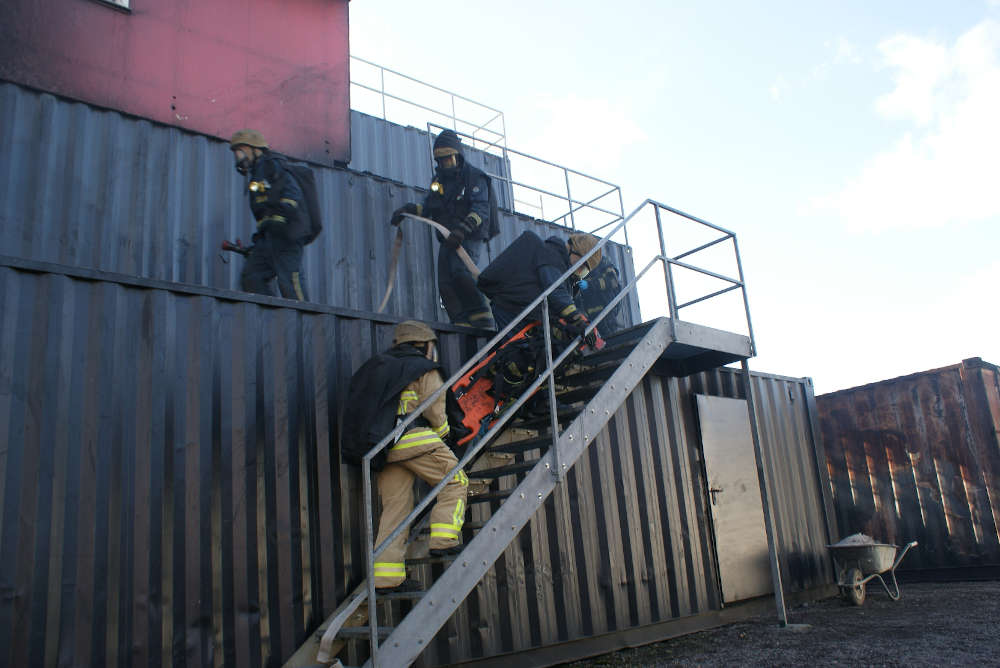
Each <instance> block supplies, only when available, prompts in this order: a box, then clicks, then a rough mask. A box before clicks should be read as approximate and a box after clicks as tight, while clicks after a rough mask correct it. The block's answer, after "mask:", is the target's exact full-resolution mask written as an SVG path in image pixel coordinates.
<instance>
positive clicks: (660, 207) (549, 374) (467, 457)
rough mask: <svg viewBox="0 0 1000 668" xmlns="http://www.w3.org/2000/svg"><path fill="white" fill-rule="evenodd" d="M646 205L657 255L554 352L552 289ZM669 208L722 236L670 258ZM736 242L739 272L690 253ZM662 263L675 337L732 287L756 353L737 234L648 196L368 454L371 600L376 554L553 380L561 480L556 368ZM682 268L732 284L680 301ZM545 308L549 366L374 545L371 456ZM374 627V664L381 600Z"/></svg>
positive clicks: (554, 428)
mask: <svg viewBox="0 0 1000 668" xmlns="http://www.w3.org/2000/svg"><path fill="white" fill-rule="evenodd" d="M647 207H652V208H653V210H654V212H655V222H656V232H657V237H658V240H659V248H660V252H659V254H657V255H655V256H654V257H653V258H652V259H651V260H649V262H648V263H647V264H646V265H645V266H643V267H642V269H641V270H639V271H638V273H636V274H635V277H634V278H632V279H631V280H630V281H629V282H628V283H627V285H626V286H625V287H624V288H622V289H621V290H620V291H619V293H618V294H617V295H616V296H615V297H614V298H613V299H612V300H611V301H610V302H609V303H608V304H607V305H606V306H605V307H604V309H603V310H602V311H601V312H600V313H599V314H598V315H597V317H596V318H594V320H593V321H592V322H591V323H590V324H589V326H588V327H587V328H586V330H585V331H584V333H583V334H582V335H580V336H577V337H576V338H574V339H573V340H572V341H571V342H570V343H569V344H568V345H567V346H566V347H565V349H564V350H562V352H561V353H560V354H559V355H558V356H556V357H553V354H552V338H551V337H552V333H551V326H550V324H551V323H550V317H549V308H548V301H549V296H550V295H551V294H552V292H553V291H554V290H555V289H556V288H557V287H558V286H560V285H562V284H563V283H564V282H565V281H566V280H567V279H568V278H569V277H570V275H572V274H573V273H574V272H576V270H577V269H579V268H580V267H581V266H583V264H584V263H585V262H586V261H587V259H588V258H590V256H591V255H593V254H594V253H596V252H597V251H598V250H600V249H602V248H603V247H604V246H605V245H607V243H608V242H609V240H610V238H611V237H612V236H614V235H615V234H616V233H618V232H619V231H623V228H625V227H626V226H627V225H628V224H629V223H630V222H633V220H637V216H638V214H639V213H640V212H641V211H643V210H645V209H646V208H647ZM664 211H666V212H669V213H671V214H675V215H677V216H680V217H681V218H682V219H684V220H686V221H690V222H693V223H696V224H699V225H702V226H704V227H706V228H708V229H710V230H712V231H714V232H717V233H719V234H720V235H721V236H719V237H718V238H715V239H713V240H711V241H709V242H707V243H702V244H700V245H698V246H696V247H694V248H690V249H687V250H685V251H683V252H681V253H679V254H678V255H676V256H673V257H668V256H667V254H666V244H665V238H664V234H663V225H664V223H663V218H662V215H661V213H662V212H664ZM729 241H731V242H732V250H733V254H734V256H735V260H736V267H737V274H738V275H737V276H736V277H732V276H727V275H725V274H722V273H720V272H717V271H713V270H710V269H707V268H705V267H699V266H698V265H695V264H693V263H692V262H691V260H690V258H692V256H694V255H696V254H697V253H699V252H701V251H704V250H706V249H708V248H713V247H715V246H718V245H719V244H724V243H726V242H729ZM683 258H687V259H688V261H681V260H682V259H683ZM657 263H659V264H660V265H661V267H662V269H663V275H664V280H665V287H666V295H667V311H668V313H669V315H670V322H671V335H672V336H675V322H676V320H677V317H678V314H679V312H680V311H681V309H683V308H686V307H688V306H692V305H694V304H697V303H701V302H703V301H705V300H708V299H712V298H714V297H717V296H719V295H721V294H725V293H728V292H730V291H733V290H741V291H742V297H743V300H742V301H743V307H744V314H745V317H746V331H747V336H748V337H749V339H750V351H751V354H753V351H754V350H755V346H754V339H753V328H752V325H751V322H750V306H749V302H748V299H747V292H746V284H745V282H744V277H743V267H742V263H741V262H740V258H739V247H738V246H737V243H736V235H735V234H734V233H732V232H730V231H728V230H726V229H724V228H721V227H719V226H717V225H713V224H712V223H709V222H707V221H704V220H702V219H700V218H696V217H694V216H691V215H689V214H687V213H684V212H683V211H680V210H678V209H674V208H672V207H669V206H667V205H665V204H661V203H659V202H656V201H653V200H646V201H645V202H643V203H642V204H640V205H639V206H638V207H637V208H636V209H635V210H634V211H633V212H632V213H631V214H629V215H628V217H625V218H622V219H621V220H620V221H619V222H618V223H617V224H616V225H614V227H613V228H612V229H611V231H610V232H608V234H606V235H605V236H604V237H603V238H601V240H600V241H599V243H598V244H597V245H596V246H595V247H594V248H593V249H591V251H590V252H589V253H587V254H586V255H584V256H583V257H582V258H580V260H578V261H577V262H576V263H575V264H573V265H572V266H571V267H570V268H569V269H567V270H566V272H564V273H563V275H562V276H560V277H559V279H558V280H556V282H554V283H553V284H552V285H550V286H548V288H546V290H545V291H544V292H542V294H540V295H539V296H538V297H537V298H536V299H535V300H534V301H532V302H531V304H529V305H528V306H526V307H525V308H524V309H523V310H522V311H521V312H520V313H519V314H518V315H517V317H515V318H514V319H513V320H512V322H511V323H510V324H508V325H507V326H506V327H504V328H503V329H502V330H500V331H499V332H497V334H496V335H495V336H494V337H493V338H492V339H490V341H489V342H488V343H487V344H486V345H485V346H483V348H482V349H481V350H480V351H479V352H478V353H477V354H476V355H475V356H473V357H472V359H470V360H469V361H467V362H466V363H465V364H463V365H462V366H461V368H460V369H459V370H458V371H456V372H455V373H454V374H452V376H451V377H450V378H448V380H447V381H446V382H445V383H443V384H442V386H441V387H440V388H438V390H436V391H435V392H434V393H432V394H431V395H430V396H429V397H427V398H425V399H424V401H423V402H422V403H421V404H420V406H419V407H417V409H416V410H414V411H413V412H412V413H410V414H409V415H408V416H407V417H406V418H404V419H403V420H402V421H401V422H400V423H399V424H398V425H397V426H396V427H395V429H393V430H392V432H390V433H389V434H388V435H387V436H385V438H383V439H382V440H381V441H379V443H378V444H377V445H375V447H373V448H372V449H371V450H369V451H368V453H367V454H365V456H364V458H363V462H362V475H363V481H364V482H363V489H364V492H363V493H364V509H365V558H366V561H367V564H368V576H367V588H366V589H367V591H366V595H367V598H368V600H369V601H371V602H374V601H375V600H376V592H375V575H374V573H375V570H374V562H375V559H377V558H378V556H379V555H381V554H382V553H383V552H384V551H385V550H386V548H387V547H388V546H389V545H390V544H391V543H392V542H393V541H394V540H395V539H396V538H398V537H399V536H400V535H401V534H402V532H404V531H406V530H407V529H408V527H409V526H410V524H412V523H413V521H414V520H415V519H416V518H417V517H418V516H419V515H420V514H421V513H422V512H423V511H424V510H425V509H426V508H427V507H428V506H429V505H430V504H431V503H433V502H434V500H435V498H436V497H437V495H438V493H439V492H440V491H441V490H442V489H444V487H445V485H447V484H448V482H449V481H450V480H451V479H452V477H453V476H455V475H456V474H457V473H458V471H459V470H461V469H463V468H464V467H465V466H466V465H467V464H468V463H469V462H471V461H473V460H474V459H475V458H476V456H477V455H478V454H479V452H480V451H481V450H482V449H483V448H484V447H485V446H486V445H487V444H488V443H489V442H490V441H491V440H492V438H493V437H494V436H495V435H496V434H498V433H499V432H500V430H502V429H503V428H504V427H505V426H506V424H507V422H508V421H510V420H511V419H512V418H513V416H514V415H515V414H516V413H517V411H518V409H519V408H520V407H521V406H522V405H523V404H524V403H525V402H526V401H527V400H528V399H529V398H530V397H531V396H532V395H533V394H534V393H535V392H536V391H537V390H538V389H539V388H540V387H541V386H542V384H543V383H547V384H548V392H547V394H548V399H549V410H550V414H551V428H552V432H551V433H552V449H553V453H552V455H553V461H554V463H555V467H554V468H555V470H554V471H553V475H554V476H555V477H556V479H557V480H560V479H561V477H562V475H563V471H562V464H561V458H560V453H559V449H558V440H559V433H558V432H559V425H558V420H557V415H556V392H555V375H554V372H555V369H557V368H558V367H559V365H560V364H562V363H563V362H564V361H565V360H566V359H567V358H568V357H569V356H570V355H571V354H572V353H573V352H574V350H575V349H576V348H577V347H578V346H579V345H580V344H581V342H582V340H583V337H584V336H586V335H587V334H589V333H590V332H592V331H593V330H594V328H596V327H597V326H598V325H599V324H600V323H601V321H602V320H604V318H605V317H606V316H607V315H608V314H609V313H610V312H611V311H612V310H613V309H614V307H615V306H616V305H617V304H618V303H619V302H621V300H622V299H624V298H625V297H626V295H628V294H631V293H633V292H636V291H637V288H638V284H639V281H640V280H642V278H643V277H644V276H645V275H646V274H647V273H648V272H649V271H650V270H651V269H652V268H653V267H654V266H656V265H657ZM674 267H682V268H684V269H686V270H690V271H694V272H697V273H699V274H703V275H706V276H709V277H711V278H713V279H715V280H721V281H723V282H726V283H728V284H729V285H728V286H727V287H726V288H724V289H722V290H716V291H713V292H712V293H711V294H707V295H703V296H701V297H699V298H696V299H692V300H688V301H687V302H685V303H682V304H678V303H677V301H676V289H675V280H674V276H673V268H674ZM539 308H540V309H541V317H542V329H543V333H544V337H545V348H546V365H545V369H544V370H543V371H542V372H541V373H540V374H539V375H538V377H537V378H536V379H535V380H534V382H532V383H531V385H530V386H529V387H528V388H527V389H526V390H525V391H524V392H523V393H522V394H521V396H520V397H518V399H517V400H516V401H515V402H514V403H513V404H511V405H510V406H508V407H506V408H505V409H504V411H503V413H501V415H500V417H499V419H498V420H497V422H496V423H495V424H494V425H493V426H492V427H491V428H490V429H489V430H488V431H486V433H485V434H482V435H481V436H480V437H479V438H478V439H476V440H475V441H473V442H472V443H470V445H469V446H468V447H467V448H466V453H465V454H464V455H463V456H462V458H461V459H460V460H459V462H458V464H457V465H456V466H455V467H454V468H453V469H452V470H451V471H449V472H448V473H447V474H446V475H445V476H444V477H443V478H442V480H441V481H440V482H439V483H438V484H437V485H435V486H434V487H433V488H432V489H431V490H430V492H428V493H427V494H426V495H425V496H424V497H423V498H422V499H421V500H420V501H419V502H418V503H417V504H416V505H415V507H414V508H413V510H412V511H411V512H410V514H409V515H407V516H406V517H405V518H404V519H403V520H402V521H401V522H400V524H399V525H398V526H397V527H396V528H395V529H394V530H393V531H392V532H391V533H390V534H389V535H388V537H386V539H385V540H384V541H383V542H382V543H381V544H379V545H375V531H374V508H373V503H372V491H373V490H372V471H371V463H372V460H373V459H374V458H375V457H376V456H377V455H378V454H379V453H381V452H382V451H383V450H385V449H386V448H388V447H389V446H390V445H391V444H393V443H395V442H396V440H398V439H399V437H400V436H402V435H403V433H405V432H406V430H407V429H409V427H410V425H411V424H412V423H413V421H414V420H416V419H417V418H418V417H419V416H420V415H421V414H422V413H423V411H424V410H425V409H426V408H427V407H428V406H430V405H431V404H432V403H433V402H434V401H435V400H436V399H437V398H438V397H439V396H440V395H441V393H442V392H445V391H446V390H447V388H449V387H451V386H452V385H453V384H454V383H455V382H456V381H458V380H459V379H460V378H461V377H462V376H463V375H465V373H467V372H468V371H469V370H470V369H472V367H474V366H475V365H477V364H479V362H481V361H482V360H483V358H485V357H486V356H487V355H488V354H489V353H490V352H491V351H492V350H494V347H495V346H496V345H497V344H499V343H500V342H501V341H503V340H504V339H505V338H506V337H507V336H508V335H509V334H510V333H511V332H512V331H514V329H515V328H516V327H519V326H521V325H522V324H523V322H522V321H523V320H525V319H526V318H529V317H531V314H532V313H534V312H535V310H536V309H539ZM364 598H365V596H359V597H358V599H357V601H355V606H356V605H360V603H361V601H362V600H364ZM368 610H369V629H370V638H369V641H370V646H371V658H372V665H373V666H377V665H378V663H377V657H378V645H379V642H378V609H377V606H376V605H369V606H368Z"/></svg>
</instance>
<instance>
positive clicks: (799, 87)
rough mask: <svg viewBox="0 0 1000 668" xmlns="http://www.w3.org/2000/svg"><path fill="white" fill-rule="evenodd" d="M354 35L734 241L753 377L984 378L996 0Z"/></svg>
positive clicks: (998, 60)
mask: <svg viewBox="0 0 1000 668" xmlns="http://www.w3.org/2000/svg"><path fill="white" fill-rule="evenodd" d="M350 21H351V27H350V40H351V54H352V55H354V56H357V57H360V58H364V59H366V60H370V61H373V62H376V63H378V64H379V65H382V66H383V67H386V68H390V69H393V70H397V71H400V72H403V73H405V74H407V75H409V76H412V77H414V78H416V79H420V80H423V81H426V82H428V83H431V84H434V85H436V86H439V87H441V88H445V89H448V90H450V91H454V92H456V93H459V94H461V95H463V96H465V97H468V98H471V99H473V100H476V101H479V102H481V103H483V104H485V105H488V106H491V107H494V108H496V109H499V110H501V111H502V112H503V113H504V121H505V126H506V137H507V144H508V146H509V147H511V148H513V149H516V150H518V151H523V152H525V153H529V154H532V155H536V156H538V157H541V158H544V159H545V160H549V161H552V162H555V163H557V164H561V165H565V166H567V167H571V168H573V169H576V170H579V171H581V172H584V173H587V174H591V175H593V176H596V177H599V178H602V179H606V180H607V181H610V182H612V183H615V184H618V185H619V186H621V190H622V197H623V200H624V205H625V206H624V208H625V211H626V212H629V211H631V210H632V209H633V208H635V207H636V206H638V205H639V204H641V203H642V202H643V201H645V200H646V199H653V200H655V201H658V202H662V203H664V204H667V205H669V206H671V207H674V208H677V209H680V210H682V211H685V212H688V213H690V214H693V215H694V216H697V217H699V218H702V219H705V220H708V221H711V222H712V223H714V224H716V225H719V226H721V227H723V228H726V229H728V230H732V231H733V232H735V234H736V236H737V239H738V243H739V250H740V255H741V259H742V266H743V270H744V275H745V279H746V285H747V293H748V300H749V305H750V312H751V318H752V322H753V332H754V336H755V341H756V347H757V353H758V354H757V356H756V358H754V359H753V360H751V368H752V369H754V370H756V371H762V372H767V373H772V374H778V375H783V376H791V377H802V376H808V377H810V378H812V379H813V383H814V388H815V391H816V393H817V394H822V393H825V392H831V391H834V390H838V389H843V388H848V387H853V386H857V385H862V384H865V383H870V382H876V381H879V380H883V379H887V378H892V377H896V376H900V375H905V374H909V373H915V372H918V371H923V370H927V369H932V368H937V367H942V366H947V365H951V364H956V363H959V362H961V360H963V359H965V358H969V357H981V358H983V359H984V360H986V361H987V362H991V363H994V364H1000V308H998V304H997V298H996V295H997V286H998V285H1000V123H998V120H1000V0H955V1H953V2H941V1H935V2H923V1H919V0H916V1H914V0H907V1H905V2H902V1H895V0H880V1H879V2H871V0H867V1H865V2H855V1H841V2H824V3H820V2H802V1H801V0H799V1H796V2H778V1H769V0H763V1H761V2H756V3H747V2H735V1H731V2H721V1H720V2H714V3H709V2H693V1H692V2H689V1H678V2H667V1H658V2H648V1H647V2H638V1H630V0H619V2H616V3H607V2H596V1H591V0H573V1H564V0H550V1H546V2H539V1H537V0H536V1H534V2H523V1H521V0H509V1H506V2H488V3H487V2H480V1H478V0H466V1H465V2H452V1H439V2H433V3H422V2H412V1H403V0H353V2H351V3H350ZM514 177H515V178H517V177H518V174H517V173H516V171H515V173H514ZM637 239H640V237H639V236H638V235H634V236H633V245H634V246H636V247H637V248H638V247H641V246H643V245H644V244H642V243H641V241H640V242H639V243H636V240H637ZM676 239H677V237H674V236H668V239H667V245H668V247H669V246H670V244H671V243H672V242H673V241H675V240H676ZM661 280H662V279H661ZM733 296H735V295H730V297H733ZM643 309H644V315H646V313H647V311H648V309H647V307H646V297H645V296H644V297H643ZM739 309H742V307H741V306H739ZM682 317H683V318H685V319H691V320H693V321H695V322H698V320H697V319H696V318H693V317H692V318H688V317H687V316H683V315H682ZM707 324H711V323H707Z"/></svg>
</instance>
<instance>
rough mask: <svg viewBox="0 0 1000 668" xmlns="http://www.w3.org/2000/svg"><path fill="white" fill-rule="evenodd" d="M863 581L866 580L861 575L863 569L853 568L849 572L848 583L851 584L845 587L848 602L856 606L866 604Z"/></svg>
mask: <svg viewBox="0 0 1000 668" xmlns="http://www.w3.org/2000/svg"><path fill="white" fill-rule="evenodd" d="M862 580H864V576H863V575H861V569H859V568H852V569H850V570H849V571H847V582H849V583H850V584H849V586H847V587H845V589H846V590H847V600H849V601H850V602H851V603H853V604H854V605H861V604H863V603H864V602H865V584H864V582H862Z"/></svg>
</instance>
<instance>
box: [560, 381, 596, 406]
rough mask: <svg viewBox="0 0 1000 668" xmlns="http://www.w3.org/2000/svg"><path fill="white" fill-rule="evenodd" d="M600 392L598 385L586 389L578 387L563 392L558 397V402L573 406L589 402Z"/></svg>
mask: <svg viewBox="0 0 1000 668" xmlns="http://www.w3.org/2000/svg"><path fill="white" fill-rule="evenodd" d="M600 391H601V386H600V385H590V386H587V387H580V388H577V389H575V390H569V391H567V392H563V393H562V394H560V395H559V401H563V402H565V403H569V404H575V403H578V402H586V401H590V400H591V399H592V398H593V397H594V395H595V394H597V393H598V392H600Z"/></svg>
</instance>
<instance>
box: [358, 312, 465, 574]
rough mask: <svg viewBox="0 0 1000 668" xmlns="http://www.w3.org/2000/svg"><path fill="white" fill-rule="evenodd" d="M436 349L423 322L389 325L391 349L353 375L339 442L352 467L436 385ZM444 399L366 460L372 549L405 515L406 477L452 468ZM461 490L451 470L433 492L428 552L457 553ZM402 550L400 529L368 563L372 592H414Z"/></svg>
mask: <svg viewBox="0 0 1000 668" xmlns="http://www.w3.org/2000/svg"><path fill="white" fill-rule="evenodd" d="M436 344H437V337H436V336H435V334H434V332H433V331H432V330H431V328H430V327H428V326H427V325H425V324H424V323H422V322H418V321H416V320H407V321H406V322H401V323H400V324H399V325H397V326H396V330H395V334H394V337H393V342H392V348H390V349H389V350H388V351H386V352H385V353H382V354H379V355H375V356H374V357H373V358H371V359H370V360H368V362H366V363H365V364H364V365H362V367H361V368H360V369H359V370H358V371H357V372H356V373H355V374H354V377H353V378H352V379H351V384H350V390H349V391H348V397H349V400H348V405H347V406H346V407H345V412H344V428H343V438H342V439H341V440H342V449H343V453H344V457H345V459H347V460H348V461H354V462H360V461H361V459H362V458H363V457H364V454H365V453H366V452H367V451H368V450H370V449H371V448H372V447H373V446H375V445H376V444H378V442H379V441H381V440H382V439H383V438H385V436H386V435H387V434H388V433H389V432H391V431H392V429H393V427H394V426H395V424H396V420H397V419H402V418H405V417H406V416H407V415H408V414H410V413H412V412H413V411H414V410H415V409H416V408H417V407H418V406H419V405H420V404H421V403H422V402H423V401H424V399H426V398H427V397H429V396H430V395H431V394H433V393H434V391H435V390H437V389H438V388H439V387H441V385H442V383H443V382H444V381H443V380H442V374H441V366H440V364H438V362H437V348H436ZM446 395H447V392H442V393H441V395H439V396H438V398H437V399H436V400H435V401H434V402H433V403H432V404H431V405H430V406H428V407H427V408H426V409H424V411H423V413H422V414H421V416H420V417H418V418H417V419H416V420H415V421H413V422H411V423H410V426H409V429H407V431H406V432H405V433H404V434H403V435H402V436H401V437H400V438H399V440H398V441H397V442H396V443H395V444H394V445H392V446H390V447H389V448H388V449H387V450H385V451H383V452H384V453H385V457H384V461H375V462H373V466H374V467H375V468H376V470H378V474H377V477H376V484H377V486H378V493H379V496H380V497H381V499H382V515H381V519H380V520H379V528H378V538H376V540H375V545H376V546H378V545H379V544H380V543H382V541H384V540H385V539H386V537H388V535H389V534H390V533H392V532H393V531H394V530H395V528H396V526H397V525H399V523H400V522H401V521H402V520H403V519H404V518H405V517H406V516H407V515H409V514H410V511H411V510H413V481H414V478H415V477H419V478H420V479H421V480H424V481H426V482H427V483H428V484H430V485H436V484H438V483H439V482H440V481H441V480H442V479H443V478H444V476H445V475H446V474H447V473H448V472H449V471H450V470H451V469H452V468H454V467H455V465H456V464H458V459H456V457H455V455H454V453H453V452H452V451H451V449H450V448H449V447H448V446H447V445H445V443H444V441H443V439H445V438H448V436H449V432H450V427H449V425H448V417H447V414H446ZM468 487H469V479H468V477H467V476H466V475H465V472H463V471H462V470H459V471H458V473H456V474H455V475H454V476H452V479H451V480H450V481H449V482H448V484H447V485H446V486H445V487H444V489H442V490H441V492H440V493H439V494H438V497H437V501H436V502H435V504H434V507H433V508H432V509H431V536H430V551H431V554H433V555H435V556H441V555H445V554H454V553H457V552H458V551H459V550H460V549H461V545H460V537H461V535H462V524H463V523H464V521H465V507H466V498H467V496H468ZM405 552H406V532H405V531H404V532H402V533H401V534H400V535H399V537H397V538H396V540H394V541H393V542H392V544H391V545H390V546H389V547H388V548H386V550H385V551H384V552H383V553H382V554H381V555H379V557H378V558H377V559H378V560H377V561H376V562H375V587H376V588H377V589H378V590H379V591H382V592H386V591H413V590H416V589H420V583H418V582H415V581H413V580H409V579H407V577H406V563H405V561H404V555H405Z"/></svg>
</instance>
